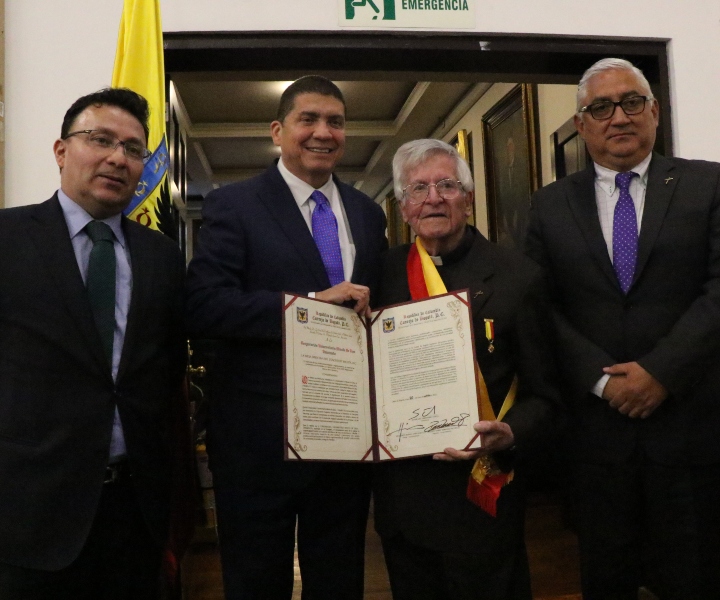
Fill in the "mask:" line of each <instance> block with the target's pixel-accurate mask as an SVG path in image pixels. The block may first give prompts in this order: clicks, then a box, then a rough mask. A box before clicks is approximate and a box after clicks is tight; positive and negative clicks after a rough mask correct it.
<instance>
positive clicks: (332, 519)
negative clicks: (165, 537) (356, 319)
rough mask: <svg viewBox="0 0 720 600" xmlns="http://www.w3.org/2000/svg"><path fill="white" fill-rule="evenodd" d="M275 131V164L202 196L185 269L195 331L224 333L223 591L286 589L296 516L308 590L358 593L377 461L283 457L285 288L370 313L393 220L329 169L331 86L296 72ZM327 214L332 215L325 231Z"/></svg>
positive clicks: (215, 423) (334, 94) (341, 125)
mask: <svg viewBox="0 0 720 600" xmlns="http://www.w3.org/2000/svg"><path fill="white" fill-rule="evenodd" d="M271 133H272V139H273V142H274V143H275V145H277V146H279V147H280V149H281V158H280V160H279V161H278V162H277V163H276V164H274V165H272V166H271V167H270V168H269V169H267V171H265V172H264V173H263V174H261V175H259V176H257V177H254V178H252V179H250V180H247V181H243V182H242V183H237V184H233V185H229V186H227V187H224V188H221V189H219V190H215V191H213V192H211V193H210V194H208V196H207V198H206V199H205V201H204V209H203V227H202V230H201V233H200V239H199V244H198V247H197V250H196V253H195V257H194V259H193V261H192V262H191V264H190V267H189V277H188V311H187V316H188V323H189V327H190V329H191V331H192V332H193V333H194V335H196V336H199V337H205V338H214V339H216V340H218V347H217V354H216V364H215V367H214V373H213V377H212V384H211V386H212V397H213V405H212V408H211V419H210V424H209V426H208V438H209V440H208V442H209V445H208V449H209V452H210V461H211V468H212V471H213V476H214V483H215V495H216V502H217V514H218V528H219V537H220V550H221V555H222V563H223V578H224V584H225V594H226V597H227V598H228V599H229V600H230V599H232V600H235V599H247V598H263V599H268V598H272V599H275V598H278V599H289V598H290V597H291V595H292V587H293V551H294V542H295V531H296V526H297V540H298V556H299V561H300V569H301V573H302V584H303V598H306V599H308V598H309V599H313V600H315V599H320V598H328V599H331V598H332V599H337V598H343V599H346V600H347V599H350V600H351V599H358V600H360V599H361V598H362V596H363V562H364V544H365V524H366V519H367V510H368V503H369V486H368V476H369V473H368V468H367V466H366V465H348V464H337V463H335V464H332V463H317V462H315V463H301V462H285V461H284V460H283V455H284V453H283V443H284V442H283V411H282V390H283V369H282V298H281V292H283V291H288V292H293V293H297V294H304V295H310V296H314V297H315V298H318V299H320V300H326V301H329V302H333V303H336V304H344V303H348V305H350V306H353V307H354V308H355V310H356V311H358V312H359V313H365V312H366V311H367V310H368V306H369V302H370V298H371V290H373V289H374V286H375V284H376V280H377V266H378V263H379V259H380V254H381V252H382V251H383V250H384V249H385V248H386V245H387V242H386V239H385V217H384V214H383V211H382V209H381V208H380V207H379V206H378V205H377V204H375V203H374V202H372V200H370V198H368V197H367V196H365V195H364V194H362V193H360V192H358V191H357V190H355V189H353V188H352V187H350V186H348V185H345V184H343V183H341V182H340V181H339V180H338V179H337V178H335V177H333V175H332V173H333V170H334V168H335V165H336V164H337V162H338V161H339V160H340V158H341V156H342V154H343V150H344V147H345V101H344V99H343V96H342V93H341V92H340V90H339V89H338V88H337V86H336V85H335V84H333V83H332V82H330V81H328V80H327V79H325V78H323V77H318V76H308V77H303V78H301V79H299V80H297V81H296V82H294V83H293V84H292V85H291V86H290V87H288V88H287V90H286V91H285V92H284V94H283V96H282V98H281V100H280V106H279V109H278V115H277V120H275V121H273V123H272V124H271ZM328 208H329V209H332V213H331V214H330V213H329V211H327V209H328ZM321 211H326V213H325V217H326V218H329V219H330V222H331V224H332V225H331V229H332V231H331V232H328V231H327V230H323V233H322V235H321V234H320V230H319V229H316V226H317V227H319V225H318V224H317V223H316V217H318V215H319V213H320V212H321ZM325 225H327V221H326V222H325ZM321 238H322V239H321ZM327 238H330V239H331V242H332V243H331V245H333V244H334V251H333V252H332V253H331V254H332V255H333V256H331V257H328V254H327V252H326V250H327V248H326V243H327V241H328V239H327ZM333 261H334V263H333Z"/></svg>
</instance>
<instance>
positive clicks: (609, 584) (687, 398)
mask: <svg viewBox="0 0 720 600" xmlns="http://www.w3.org/2000/svg"><path fill="white" fill-rule="evenodd" d="M658 117H659V107H658V103H657V100H655V98H653V95H652V92H651V90H650V86H649V84H648V82H647V80H646V79H645V77H644V76H643V74H642V72H641V71H639V70H638V69H636V68H635V67H633V65H631V64H630V63H628V62H627V61H624V60H619V59H604V60H601V61H599V62H597V63H596V64H595V65H593V66H592V67H590V68H589V69H588V70H587V71H586V72H585V74H584V75H583V77H582V79H581V81H580V85H579V87H578V112H577V114H576V116H575V124H576V126H577V129H578V131H579V133H580V135H581V136H582V138H583V140H584V141H585V143H586V145H587V148H588V151H589V153H590V156H591V157H592V159H593V163H592V164H591V165H590V166H589V168H588V169H586V170H585V171H582V172H579V173H575V174H573V175H571V176H569V177H566V178H564V179H561V180H560V181H558V182H556V183H553V184H551V185H549V186H547V187H545V188H542V189H541V190H539V191H538V192H537V193H536V194H535V196H534V198H533V202H532V210H531V216H530V224H529V229H528V236H527V244H526V248H527V252H528V254H529V255H530V256H531V257H532V258H534V259H535V260H536V261H537V262H538V263H539V264H540V265H541V266H543V267H544V268H545V270H546V272H547V275H548V277H549V281H550V285H551V292H552V294H553V301H554V309H555V319H556V326H557V330H558V334H559V341H560V353H561V366H562V367H564V370H565V377H564V380H565V383H566V386H567V389H566V394H567V398H568V400H569V402H570V408H571V411H572V419H573V422H572V427H571V431H572V439H573V442H572V444H573V446H572V447H573V457H574V459H576V461H577V464H576V467H577V468H576V470H575V488H576V492H577V493H576V495H575V500H576V506H577V509H578V522H577V524H578V529H579V536H580V551H581V565H582V584H583V593H584V597H585V598H590V599H592V598H628V599H630V598H633V599H635V598H637V591H638V587H639V585H640V584H642V583H646V584H648V585H650V587H651V588H652V589H653V590H654V591H655V592H656V593H657V594H659V596H660V597H661V598H673V599H681V598H688V599H691V598H692V599H695V600H696V599H698V598H716V597H717V594H718V593H719V592H718V590H720V575H719V574H720V570H719V569H718V568H717V565H718V564H719V563H720V550H719V549H720V540H719V538H720V502H718V496H717V490H718V489H720V436H719V435H718V431H720V404H719V403H718V400H719V399H720V369H718V366H720V165H718V164H716V163H710V162H703V161H696V160H693V161H691V160H684V159H678V158H665V157H663V156H661V155H659V154H657V153H654V152H653V150H652V149H653V145H654V143H655V136H656V128H657V125H658Z"/></svg>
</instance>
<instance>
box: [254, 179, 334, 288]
mask: <svg viewBox="0 0 720 600" xmlns="http://www.w3.org/2000/svg"><path fill="white" fill-rule="evenodd" d="M265 182H266V185H265V186H263V188H262V189H261V190H260V191H259V192H258V196H259V197H260V200H261V202H262V203H263V205H264V206H265V207H266V208H267V210H268V211H269V212H270V214H272V216H273V218H274V219H275V220H276V221H277V224H278V226H279V227H280V229H281V230H282V231H283V233H284V234H285V236H286V237H287V238H288V240H289V241H290V243H291V244H292V245H293V246H294V247H295V249H296V250H297V252H298V254H299V255H300V256H302V257H303V258H304V261H305V264H306V265H307V267H308V269H310V271H311V273H312V274H313V276H314V277H315V279H316V281H317V283H318V286H319V287H318V289H321V290H325V289H327V288H329V287H330V280H329V279H328V276H327V272H326V271H325V265H324V264H323V262H322V258H321V257H320V252H319V250H318V249H317V246H316V245H315V240H314V239H313V237H312V234H311V233H310V230H309V229H308V226H307V223H306V222H305V219H303V216H302V213H301V212H300V209H299V208H298V205H297V203H296V202H295V198H293V195H292V193H291V192H290V188H288V186H287V184H286V183H285V181H284V180H283V178H282V176H281V175H280V172H279V171H278V169H277V166H272V167H270V169H268V170H267V171H266V172H265Z"/></svg>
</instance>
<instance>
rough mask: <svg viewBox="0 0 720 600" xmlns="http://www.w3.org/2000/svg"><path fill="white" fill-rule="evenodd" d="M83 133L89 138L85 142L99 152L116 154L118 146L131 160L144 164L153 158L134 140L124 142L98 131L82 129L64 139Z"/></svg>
mask: <svg viewBox="0 0 720 600" xmlns="http://www.w3.org/2000/svg"><path fill="white" fill-rule="evenodd" d="M81 133H84V134H86V135H87V137H86V138H85V140H86V141H87V143H88V144H89V145H90V146H92V147H93V148H97V149H98V150H104V151H107V152H114V151H115V150H116V149H117V147H118V146H122V148H123V152H125V156H127V157H128V158H129V159H130V160H137V161H140V162H142V163H144V162H146V161H147V159H148V158H150V157H151V156H152V153H151V152H150V150H148V149H147V148H146V147H145V146H143V145H142V144H141V143H139V142H134V141H132V140H129V141H127V142H122V141H120V140H119V139H118V138H116V137H115V136H114V135H111V134H109V133H106V132H104V131H100V130H98V129H82V130H80V131H73V132H72V133H68V134H67V135H66V136H65V137H64V138H63V139H68V138H69V137H72V136H74V135H79V134H81Z"/></svg>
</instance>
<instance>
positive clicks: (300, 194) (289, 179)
mask: <svg viewBox="0 0 720 600" xmlns="http://www.w3.org/2000/svg"><path fill="white" fill-rule="evenodd" d="M278 171H280V175H282V178H283V179H284V180H285V183H287V185H288V187H289V188H290V192H291V193H292V195H293V198H295V202H297V203H298V206H302V205H303V204H305V203H306V202H307V201H308V199H309V198H310V194H312V193H313V192H314V191H315V190H316V189H318V190H320V191H321V192H322V193H323V194H324V195H325V197H326V198H327V199H328V201H332V190H333V179H332V176H331V177H328V180H327V181H326V182H325V183H324V184H323V186H322V187H319V188H314V187H313V186H311V185H310V184H309V183H306V182H305V181H303V180H302V179H300V178H299V177H298V176H297V175H294V174H292V173H291V172H290V171H289V170H288V168H287V167H286V166H285V164H284V163H283V161H282V157H281V158H280V160H279V161H278Z"/></svg>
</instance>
